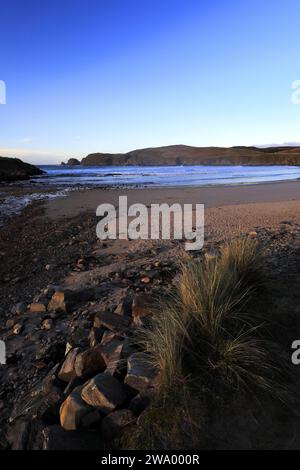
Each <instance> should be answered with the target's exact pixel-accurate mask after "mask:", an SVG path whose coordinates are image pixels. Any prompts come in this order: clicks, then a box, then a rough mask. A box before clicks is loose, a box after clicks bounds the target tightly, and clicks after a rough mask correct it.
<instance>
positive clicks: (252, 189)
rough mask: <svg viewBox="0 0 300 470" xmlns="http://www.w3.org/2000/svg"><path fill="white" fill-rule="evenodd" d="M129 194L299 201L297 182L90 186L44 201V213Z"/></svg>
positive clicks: (229, 201)
mask: <svg viewBox="0 0 300 470" xmlns="http://www.w3.org/2000/svg"><path fill="white" fill-rule="evenodd" d="M121 195H127V196H128V204H132V203H135V202H139V203H142V204H145V205H147V206H149V205H150V204H151V203H154V204H155V203H162V202H166V203H168V204H172V203H174V202H179V203H181V204H191V203H192V204H196V203H198V204H204V205H205V207H206V208H214V207H218V206H232V205H242V204H255V203H284V202H288V201H299V205H300V182H298V181H293V182H291V181H288V182H280V183H258V184H251V185H250V184H249V185H239V186H210V187H202V186H201V187H200V186H199V187H196V188H195V187H186V188H182V187H174V188H170V187H163V188H144V189H140V188H130V189H128V188H126V189H125V188H114V189H113V188H105V189H103V188H92V189H88V190H83V191H71V192H70V193H69V194H68V195H67V197H65V198H64V200H63V202H62V200H61V199H60V198H57V199H52V200H47V201H44V205H45V213H46V215H47V216H49V217H50V218H53V217H54V218H56V217H72V216H76V215H78V214H80V213H82V212H88V211H90V212H93V213H94V214H95V211H96V208H97V206H98V205H99V204H101V203H110V204H114V205H115V206H118V198H119V196H121Z"/></svg>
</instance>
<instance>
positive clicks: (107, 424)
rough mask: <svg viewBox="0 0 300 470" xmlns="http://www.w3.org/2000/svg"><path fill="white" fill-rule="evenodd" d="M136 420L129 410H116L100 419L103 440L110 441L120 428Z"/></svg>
mask: <svg viewBox="0 0 300 470" xmlns="http://www.w3.org/2000/svg"><path fill="white" fill-rule="evenodd" d="M135 421H136V417H135V415H134V414H133V412H132V411H131V410H126V409H125V410H116V411H113V412H112V413H110V414H109V415H107V416H105V418H103V420H102V421H101V433H102V438H103V440H104V441H112V440H113V439H114V438H116V437H117V436H118V435H119V434H120V433H121V432H122V430H123V429H124V428H125V427H126V426H128V425H130V424H133V423H134V422H135Z"/></svg>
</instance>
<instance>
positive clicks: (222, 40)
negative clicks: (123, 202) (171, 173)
mask: <svg viewBox="0 0 300 470" xmlns="http://www.w3.org/2000/svg"><path fill="white" fill-rule="evenodd" d="M299 18H300V2H299V0H285V1H283V0H276V1H274V0H265V1H261V0H260V1H258V0H222V1H220V0H215V1H212V0H209V1H206V0H201V1H200V0H185V1H183V0H182V1H179V0H85V1H84V0H26V1H25V0H0V80H3V81H5V83H6V99H7V103H6V105H0V155H13V156H19V157H23V158H24V160H26V161H31V162H33V163H48V162H49V163H50V162H52V163H55V162H60V161H61V160H62V159H66V158H69V157H79V158H81V157H83V156H85V155H86V154H88V153H90V152H97V151H100V152H124V151H129V150H133V149H135V148H142V147H150V146H151V147H152V146H160V145H169V144H179V143H181V144H187V145H196V146H207V145H220V146H231V145H252V144H272V143H283V142H294V141H298V142H299V140H300V136H299V131H300V126H299V124H300V105H298V106H297V105H295V104H294V105H293V104H292V102H291V96H292V88H291V84H292V82H294V81H295V80H297V79H298V80H299V79H300V28H299V21H300V20H299Z"/></svg>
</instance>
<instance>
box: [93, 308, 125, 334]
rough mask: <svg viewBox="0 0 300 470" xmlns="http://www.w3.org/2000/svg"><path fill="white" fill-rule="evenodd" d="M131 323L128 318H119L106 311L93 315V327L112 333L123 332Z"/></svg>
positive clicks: (119, 316)
mask: <svg viewBox="0 0 300 470" xmlns="http://www.w3.org/2000/svg"><path fill="white" fill-rule="evenodd" d="M130 323H131V319H130V318H129V317H125V316H121V315H118V314H116V313H111V312H108V311H103V312H98V313H96V315H95V319H94V327H96V328H100V327H101V326H102V327H103V326H104V327H105V328H108V329H109V330H113V331H124V330H125V329H126V328H128V326H129V325H130Z"/></svg>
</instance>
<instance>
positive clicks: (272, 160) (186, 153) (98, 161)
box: [81, 145, 300, 166]
mask: <svg viewBox="0 0 300 470" xmlns="http://www.w3.org/2000/svg"><path fill="white" fill-rule="evenodd" d="M81 164H82V165H85V166H111V165H122V166H130V165H131V166H132V165H137V166H145V165H149V166H159V165H167V166H171V165H300V147H269V148H263V149H262V148H257V147H230V148H225V147H188V146H185V145H171V146H167V147H157V148H147V149H141V150H133V151H132V152H128V153H125V154H111V153H93V154H90V155H88V156H87V157H85V158H83V159H82V161H81Z"/></svg>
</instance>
